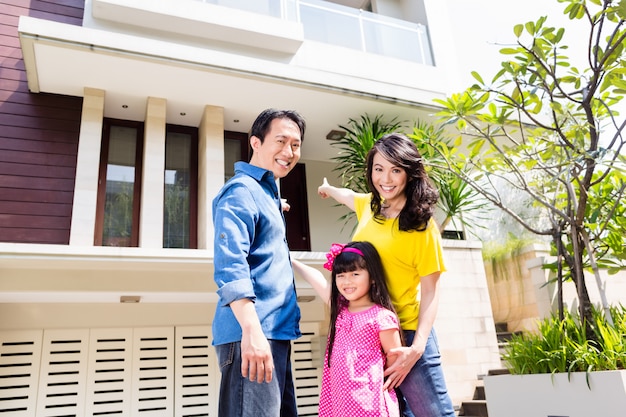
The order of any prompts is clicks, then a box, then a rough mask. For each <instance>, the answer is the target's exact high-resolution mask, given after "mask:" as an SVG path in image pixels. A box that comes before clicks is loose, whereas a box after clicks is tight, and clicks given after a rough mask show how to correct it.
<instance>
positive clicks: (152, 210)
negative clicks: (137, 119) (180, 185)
mask: <svg viewBox="0 0 626 417" xmlns="http://www.w3.org/2000/svg"><path fill="white" fill-rule="evenodd" d="M166 107H167V100H165V99H164V98H155V97H148V102H147V105H146V123H145V131H144V148H143V174H142V180H141V182H142V183H141V209H140V212H139V247H141V248H162V247H163V194H164V190H163V183H164V175H165V118H166V110H167V109H166Z"/></svg>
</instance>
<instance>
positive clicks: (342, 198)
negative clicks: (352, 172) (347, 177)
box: [317, 177, 356, 211]
mask: <svg viewBox="0 0 626 417" xmlns="http://www.w3.org/2000/svg"><path fill="white" fill-rule="evenodd" d="M317 193H318V194H319V195H320V197H322V198H328V197H332V198H333V199H334V200H335V201H336V202H338V203H339V204H343V205H344V206H346V207H348V208H349V209H350V210H352V211H354V196H355V195H356V193H355V192H354V191H352V190H351V189H349V188H338V187H333V186H332V185H330V184H329V183H328V181H327V180H326V177H324V182H322V185H320V186H319V187H317Z"/></svg>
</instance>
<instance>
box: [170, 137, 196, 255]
mask: <svg viewBox="0 0 626 417" xmlns="http://www.w3.org/2000/svg"><path fill="white" fill-rule="evenodd" d="M192 143H193V142H192V136H191V135H190V134H187V133H177V132H168V133H167V136H166V138H165V193H164V202H163V247H164V248H189V247H190V246H189V242H190V241H189V232H190V225H189V219H190V214H191V213H190V201H191V195H190V184H191V182H190V180H191V175H192V170H191V156H192V152H191V148H192Z"/></svg>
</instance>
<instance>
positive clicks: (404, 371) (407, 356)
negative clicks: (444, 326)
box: [385, 272, 441, 389]
mask: <svg viewBox="0 0 626 417" xmlns="http://www.w3.org/2000/svg"><path fill="white" fill-rule="evenodd" d="M440 275H441V272H434V273H432V274H430V275H427V276H425V277H422V278H421V285H420V294H421V295H420V309H419V316H418V317H419V318H418V322H417V331H416V332H415V338H414V339H413V344H412V345H411V346H407V347H400V348H395V349H392V350H391V351H390V352H389V353H388V354H387V360H388V361H389V360H390V358H391V357H393V358H394V361H393V362H392V363H393V365H390V366H389V367H388V368H387V370H386V371H385V376H386V377H387V381H386V382H385V388H386V389H387V388H395V387H398V386H399V385H400V384H402V381H404V378H406V376H407V375H408V373H409V371H410V370H411V369H412V368H413V366H414V365H415V363H416V362H417V361H418V360H419V358H421V357H422V355H423V354H424V350H425V349H426V342H427V341H428V336H429V335H430V332H431V330H432V328H433V324H434V322H435V318H436V317H437V308H438V306H439V276H440Z"/></svg>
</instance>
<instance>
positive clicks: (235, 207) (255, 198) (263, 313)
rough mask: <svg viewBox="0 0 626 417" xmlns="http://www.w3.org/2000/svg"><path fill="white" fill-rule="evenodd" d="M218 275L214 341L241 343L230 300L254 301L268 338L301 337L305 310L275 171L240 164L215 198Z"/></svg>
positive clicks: (243, 163) (239, 329)
mask: <svg viewBox="0 0 626 417" xmlns="http://www.w3.org/2000/svg"><path fill="white" fill-rule="evenodd" d="M213 225H214V228H215V242H214V243H215V245H214V266H215V273H214V279H215V283H216V284H217V287H218V290H217V295H218V296H219V302H218V305H217V309H216V312H215V317H214V319H213V345H221V344H224V343H231V342H237V341H241V326H240V325H239V323H238V322H237V319H236V318H235V315H234V314H233V312H232V310H231V308H230V305H229V304H230V303H231V302H233V301H236V300H240V299H243V298H249V299H250V300H252V301H253V302H254V305H255V309H256V312H257V314H258V316H259V320H260V321H261V326H262V328H263V332H264V333H265V336H266V337H267V338H268V339H275V340H293V339H297V338H298V337H300V328H299V322H300V308H299V307H298V303H297V301H296V286H295V280H294V275H293V269H292V267H291V260H290V257H289V247H288V245H287V236H286V231H285V221H284V218H283V213H282V210H281V208H280V195H279V194H278V187H277V186H276V181H275V180H274V175H273V173H272V172H271V171H268V170H265V169H262V168H259V167H257V166H254V165H250V164H248V163H245V162H237V163H235V176H234V177H233V178H231V179H230V180H229V181H228V182H227V183H226V184H225V185H224V187H222V189H221V190H220V192H219V193H218V195H217V196H216V197H215V199H214V200H213Z"/></svg>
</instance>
